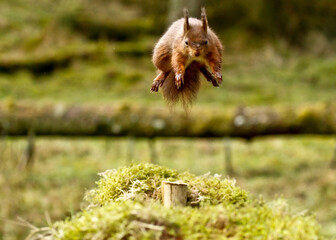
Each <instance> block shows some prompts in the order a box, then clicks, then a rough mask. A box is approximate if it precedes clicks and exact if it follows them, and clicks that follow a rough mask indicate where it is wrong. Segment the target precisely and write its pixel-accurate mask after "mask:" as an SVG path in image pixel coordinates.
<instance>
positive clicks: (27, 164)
mask: <svg viewBox="0 0 336 240" xmlns="http://www.w3.org/2000/svg"><path fill="white" fill-rule="evenodd" d="M34 157H35V133H34V130H33V129H30V130H29V131H28V143H27V147H26V150H25V152H24V154H23V156H22V159H21V162H20V164H19V169H21V170H23V169H26V168H32V166H33V164H34Z"/></svg>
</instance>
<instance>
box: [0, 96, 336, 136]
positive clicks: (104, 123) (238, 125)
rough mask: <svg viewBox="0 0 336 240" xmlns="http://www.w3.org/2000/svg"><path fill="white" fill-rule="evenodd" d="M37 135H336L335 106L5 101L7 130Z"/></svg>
mask: <svg viewBox="0 0 336 240" xmlns="http://www.w3.org/2000/svg"><path fill="white" fill-rule="evenodd" d="M30 129H33V130H34V133H35V134H36V135H38V136H41V135H63V136H133V137H226V136H229V137H241V138H246V139H250V138H253V137H256V136H263V135H279V134H282V135H283V134H335V133H336V104H331V103H329V104H319V105H314V106H309V107H298V108H291V107H289V108H272V107H239V108H237V109H203V110H197V109H193V110H192V111H191V112H190V113H189V114H188V115H186V114H185V113H184V112H183V111H169V110H168V109H167V108H165V107H162V108H159V107H145V106H133V105H127V104H121V105H118V106H76V105H64V104H56V105H43V106H41V105H29V104H24V103H13V102H11V103H2V104H0V131H1V132H2V134H6V135H13V136H20V135H27V133H28V132H29V130H30Z"/></svg>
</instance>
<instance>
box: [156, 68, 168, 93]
mask: <svg viewBox="0 0 336 240" xmlns="http://www.w3.org/2000/svg"><path fill="white" fill-rule="evenodd" d="M169 73H170V71H168V72H163V71H160V73H159V75H157V76H156V78H155V79H154V81H153V84H152V87H151V92H157V91H159V87H162V84H163V82H164V81H165V80H166V78H167V76H168V75H169Z"/></svg>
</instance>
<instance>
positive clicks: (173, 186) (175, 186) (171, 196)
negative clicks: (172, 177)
mask: <svg viewBox="0 0 336 240" xmlns="http://www.w3.org/2000/svg"><path fill="white" fill-rule="evenodd" d="M161 187H162V201H163V206H165V207H175V206H186V205H187V195H188V186H187V184H185V183H179V182H169V181H163V182H162V186H161Z"/></svg>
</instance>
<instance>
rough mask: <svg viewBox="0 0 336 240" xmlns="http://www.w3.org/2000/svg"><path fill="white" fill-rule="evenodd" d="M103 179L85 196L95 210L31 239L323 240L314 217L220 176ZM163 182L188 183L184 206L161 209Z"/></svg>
mask: <svg viewBox="0 0 336 240" xmlns="http://www.w3.org/2000/svg"><path fill="white" fill-rule="evenodd" d="M100 176H101V179H100V180H99V181H98V182H97V188H95V189H93V190H91V191H89V192H88V193H87V194H86V199H87V201H89V203H91V207H89V208H87V209H86V210H84V211H82V212H79V213H77V214H76V215H74V216H72V217H71V218H68V219H66V220H65V221H59V222H56V223H54V224H53V225H52V226H51V227H50V228H43V229H41V231H36V234H32V235H31V237H30V238H29V239H30V240H37V239H52V240H54V239H55V240H61V239H62V240H63V239H66V240H79V239H81V240H89V239H96V240H105V239H143V240H145V239H160V240H164V239H191V240H193V239H195V240H196V239H232V240H240V239H242V240H243V239H261V240H268V239H272V240H277V239H279V240H280V239H281V240H301V239H305V240H318V239H323V238H322V237H321V235H320V226H319V224H318V223H317V222H316V220H315V219H314V217H312V216H306V215H302V214H296V215H294V214H291V212H290V210H289V207H288V205H287V203H286V201H285V200H284V199H277V200H275V201H272V202H268V203H267V202H265V201H264V200H262V199H261V198H259V199H254V198H252V197H249V196H248V195H247V192H246V191H244V190H242V189H240V188H239V187H236V186H235V182H234V181H233V180H231V179H222V178H221V177H220V176H219V175H214V176H211V175H210V174H206V175H203V176H200V177H196V176H194V175H192V174H190V173H178V172H177V171H174V170H171V169H167V168H164V167H160V166H156V165H152V164H139V165H131V166H130V167H123V168H119V169H117V170H108V171H105V172H104V173H102V174H100ZM163 180H169V181H183V182H185V183H187V184H188V188H189V195H188V204H187V206H186V207H175V208H165V207H163V206H162V204H161V203H160V198H161V193H160V192H161V191H160V185H161V181H163ZM195 205H197V206H195Z"/></svg>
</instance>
